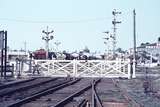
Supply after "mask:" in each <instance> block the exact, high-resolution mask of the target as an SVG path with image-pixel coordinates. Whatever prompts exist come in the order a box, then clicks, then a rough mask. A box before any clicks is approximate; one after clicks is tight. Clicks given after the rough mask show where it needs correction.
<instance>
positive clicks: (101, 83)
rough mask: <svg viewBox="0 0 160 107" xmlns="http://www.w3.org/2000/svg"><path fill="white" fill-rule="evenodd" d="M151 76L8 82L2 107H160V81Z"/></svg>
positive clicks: (2, 88)
mask: <svg viewBox="0 0 160 107" xmlns="http://www.w3.org/2000/svg"><path fill="white" fill-rule="evenodd" d="M143 69H145V68H143ZM148 70H149V71H150V72H151V73H152V72H155V71H158V69H157V70H155V69H148ZM150 72H148V74H146V73H145V72H141V71H139V72H138V73H139V74H140V73H141V75H143V76H137V78H134V79H126V78H87V77H86V78H71V77H54V78H53V77H30V78H27V79H23V80H18V81H11V82H4V83H1V85H0V107H159V106H160V102H159V98H160V94H159V85H158V84H159V83H160V80H159V77H158V76H156V77H155V76H154V77H153V76H152V77H151V76H150V75H149V73H150ZM146 81H147V82H148V81H149V85H148V87H147V88H146V87H144V83H145V82H146Z"/></svg>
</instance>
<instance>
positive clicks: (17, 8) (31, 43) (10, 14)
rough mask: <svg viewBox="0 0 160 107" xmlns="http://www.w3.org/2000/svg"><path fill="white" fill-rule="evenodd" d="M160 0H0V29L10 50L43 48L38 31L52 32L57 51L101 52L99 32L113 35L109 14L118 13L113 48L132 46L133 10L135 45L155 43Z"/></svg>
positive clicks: (102, 35) (53, 45)
mask: <svg viewBox="0 0 160 107" xmlns="http://www.w3.org/2000/svg"><path fill="white" fill-rule="evenodd" d="M159 4H160V0H0V13H1V15H0V30H7V31H8V46H9V47H10V48H11V49H24V42H26V44H27V45H26V46H27V50H37V49H40V48H44V47H45V42H44V41H43V40H42V36H45V35H44V34H43V33H42V30H46V27H47V26H48V27H49V31H51V30H54V33H53V36H54V39H53V40H51V41H50V49H53V48H55V47H56V46H55V44H54V43H55V42H56V41H59V42H61V44H60V46H59V50H67V51H75V50H77V51H79V50H81V49H84V48H85V47H86V46H87V47H88V48H89V49H90V50H91V51H92V52H95V51H97V52H104V51H105V50H106V46H105V45H104V39H103V38H104V37H105V36H106V34H104V33H103V32H105V31H109V32H111V33H112V32H113V26H112V20H113V16H112V11H113V9H116V10H117V11H121V12H122V14H120V15H118V16H117V20H119V21H122V23H121V24H118V25H117V28H118V29H117V36H116V38H117V46H116V47H120V48H122V49H124V50H126V49H129V48H131V47H133V9H135V10H136V37H137V45H140V43H142V42H151V43H152V42H156V41H157V38H158V37H159V36H160V29H159V28H160V20H159V19H160V12H159V10H160V6H159Z"/></svg>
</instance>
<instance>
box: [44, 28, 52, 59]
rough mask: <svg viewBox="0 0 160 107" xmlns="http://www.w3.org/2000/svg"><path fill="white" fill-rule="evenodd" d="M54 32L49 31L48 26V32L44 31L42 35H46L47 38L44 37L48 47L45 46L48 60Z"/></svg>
mask: <svg viewBox="0 0 160 107" xmlns="http://www.w3.org/2000/svg"><path fill="white" fill-rule="evenodd" d="M53 32H54V31H53V30H52V31H50V32H49V31H48V26H47V30H46V31H45V30H43V31H42V33H44V34H45V35H46V36H43V37H42V40H44V41H45V42H46V44H45V45H46V46H45V50H46V58H48V52H49V41H50V40H52V39H53V36H52V35H50V34H51V33H53Z"/></svg>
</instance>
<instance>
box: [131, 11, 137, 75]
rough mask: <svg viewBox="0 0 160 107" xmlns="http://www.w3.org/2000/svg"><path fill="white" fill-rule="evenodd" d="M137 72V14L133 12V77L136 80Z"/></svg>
mask: <svg viewBox="0 0 160 107" xmlns="http://www.w3.org/2000/svg"><path fill="white" fill-rule="evenodd" d="M135 71H136V12H135V9H134V10H133V73H132V77H133V78H135V77H136V75H135Z"/></svg>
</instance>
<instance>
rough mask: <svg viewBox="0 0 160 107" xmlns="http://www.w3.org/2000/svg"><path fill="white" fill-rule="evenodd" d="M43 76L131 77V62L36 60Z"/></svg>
mask: <svg viewBox="0 0 160 107" xmlns="http://www.w3.org/2000/svg"><path fill="white" fill-rule="evenodd" d="M35 62H36V64H38V65H39V71H40V73H41V74H42V75H43V76H54V77H66V76H70V77H108V78H113V77H125V78H130V77H131V65H130V61H129V60H112V61H108V60H35Z"/></svg>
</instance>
